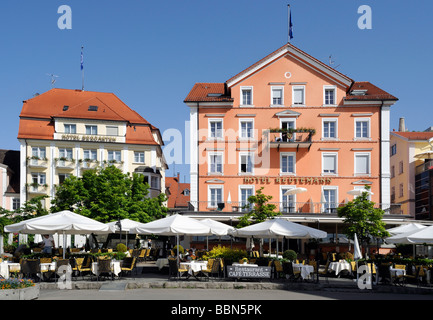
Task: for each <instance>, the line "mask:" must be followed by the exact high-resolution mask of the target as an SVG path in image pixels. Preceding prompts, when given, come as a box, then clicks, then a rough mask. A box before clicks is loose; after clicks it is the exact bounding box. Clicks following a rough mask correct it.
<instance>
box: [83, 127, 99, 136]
mask: <svg viewBox="0 0 433 320" xmlns="http://www.w3.org/2000/svg"><path fill="white" fill-rule="evenodd" d="M86 134H93V135H96V134H98V126H89V125H86Z"/></svg>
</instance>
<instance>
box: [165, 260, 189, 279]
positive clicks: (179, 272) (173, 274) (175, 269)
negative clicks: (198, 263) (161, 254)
mask: <svg viewBox="0 0 433 320" xmlns="http://www.w3.org/2000/svg"><path fill="white" fill-rule="evenodd" d="M188 278H189V273H188V269H184V268H179V266H178V264H177V259H176V258H169V259H168V280H181V279H185V280H186V279H188Z"/></svg>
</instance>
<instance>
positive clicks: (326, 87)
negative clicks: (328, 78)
mask: <svg viewBox="0 0 433 320" xmlns="http://www.w3.org/2000/svg"><path fill="white" fill-rule="evenodd" d="M326 90H333V91H334V103H326ZM323 105H324V106H336V105H337V87H336V86H330V85H326V86H323Z"/></svg>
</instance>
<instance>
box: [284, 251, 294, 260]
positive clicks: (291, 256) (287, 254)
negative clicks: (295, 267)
mask: <svg viewBox="0 0 433 320" xmlns="http://www.w3.org/2000/svg"><path fill="white" fill-rule="evenodd" d="M297 256H298V254H297V253H296V252H295V251H294V250H286V251H284V252H283V258H284V259H287V260H289V261H295V260H296V258H297Z"/></svg>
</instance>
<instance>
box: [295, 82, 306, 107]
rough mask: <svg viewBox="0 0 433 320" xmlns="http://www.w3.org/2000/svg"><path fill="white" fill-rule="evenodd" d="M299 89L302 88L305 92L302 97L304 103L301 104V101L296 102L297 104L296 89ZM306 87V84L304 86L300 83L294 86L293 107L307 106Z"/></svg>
mask: <svg viewBox="0 0 433 320" xmlns="http://www.w3.org/2000/svg"><path fill="white" fill-rule="evenodd" d="M298 89H302V92H303V97H302V102H303V103H302V104H300V103H296V104H295V90H298ZM306 104H307V103H306V89H305V86H304V85H302V86H299V85H297V86H293V87H292V106H293V107H305V106H306Z"/></svg>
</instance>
